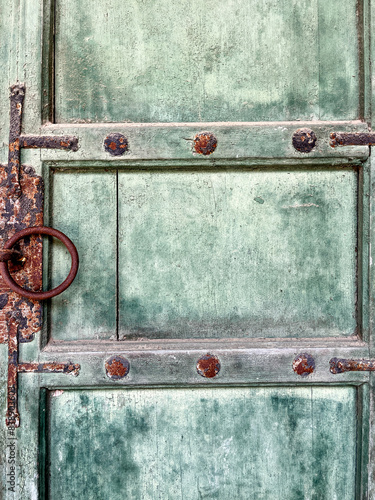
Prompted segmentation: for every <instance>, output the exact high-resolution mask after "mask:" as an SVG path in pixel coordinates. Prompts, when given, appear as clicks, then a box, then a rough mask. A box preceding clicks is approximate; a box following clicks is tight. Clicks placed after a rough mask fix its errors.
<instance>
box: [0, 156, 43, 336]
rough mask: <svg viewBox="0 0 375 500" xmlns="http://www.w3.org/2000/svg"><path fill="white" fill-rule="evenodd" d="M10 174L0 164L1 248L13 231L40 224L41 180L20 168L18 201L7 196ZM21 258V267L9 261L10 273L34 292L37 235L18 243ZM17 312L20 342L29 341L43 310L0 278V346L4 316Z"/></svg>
mask: <svg viewBox="0 0 375 500" xmlns="http://www.w3.org/2000/svg"><path fill="white" fill-rule="evenodd" d="M11 176H12V171H11V169H9V167H8V165H0V248H2V247H3V245H4V244H5V242H6V241H7V240H8V239H9V238H10V237H11V236H13V235H14V234H15V233H16V232H18V231H20V230H22V229H25V228H27V227H30V226H39V225H42V224H43V181H42V178H41V177H40V176H38V175H36V174H35V172H34V170H33V169H32V168H31V167H27V166H21V168H20V186H21V191H22V194H21V195H20V196H19V197H18V198H14V197H8V196H7V193H8V192H9V191H8V189H9V185H10V182H9V177H11ZM14 250H15V251H16V252H19V255H20V256H21V255H22V259H23V261H24V265H22V262H20V261H18V260H17V259H14V260H13V259H11V261H10V262H9V270H10V271H11V272H12V273H13V276H14V278H15V279H16V280H17V283H18V284H19V285H20V286H22V287H24V288H26V289H28V290H33V291H39V290H41V288H42V240H41V237H40V236H30V237H27V238H25V239H24V240H22V241H20V242H19V243H18V244H17V245H16V247H15V248H14ZM14 255H16V254H14ZM14 311H18V313H19V327H18V330H19V340H20V342H29V341H31V340H32V339H33V338H34V334H35V333H36V332H37V331H39V330H40V329H41V322H42V307H41V304H40V303H39V302H38V301H34V300H30V299H26V298H23V297H20V296H19V295H18V294H16V293H14V292H12V291H10V289H9V288H8V286H7V285H6V284H5V282H4V280H3V279H2V277H1V276H0V343H6V342H7V341H8V333H7V314H8V313H9V312H14Z"/></svg>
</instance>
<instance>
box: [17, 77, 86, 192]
mask: <svg viewBox="0 0 375 500" xmlns="http://www.w3.org/2000/svg"><path fill="white" fill-rule="evenodd" d="M25 89H26V87H25V85H24V84H23V83H17V84H15V85H12V87H10V125H9V156H8V169H9V175H8V183H9V185H8V186H7V188H8V197H10V198H11V197H12V198H13V197H16V198H18V197H19V196H21V185H20V156H21V148H24V149H26V148H53V149H71V150H72V151H77V149H78V139H77V137H71V136H38V135H21V125H22V107H23V101H24V98H25Z"/></svg>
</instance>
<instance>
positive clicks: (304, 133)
mask: <svg viewBox="0 0 375 500" xmlns="http://www.w3.org/2000/svg"><path fill="white" fill-rule="evenodd" d="M292 142H293V146H294V149H296V150H297V151H299V152H300V153H310V151H312V150H313V149H314V148H315V144H316V135H315V133H314V132H313V131H312V130H311V129H309V128H300V129H298V130H296V131H295V132H294V134H293V140H292Z"/></svg>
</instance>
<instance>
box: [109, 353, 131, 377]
mask: <svg viewBox="0 0 375 500" xmlns="http://www.w3.org/2000/svg"><path fill="white" fill-rule="evenodd" d="M129 370H130V363H129V361H128V360H127V359H126V358H124V357H122V356H112V357H110V358H109V359H107V361H106V362H105V372H106V375H107V377H109V378H111V379H113V380H120V379H121V378H124V377H126V375H127V374H128V373H129Z"/></svg>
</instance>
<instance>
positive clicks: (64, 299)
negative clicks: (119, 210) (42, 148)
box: [50, 171, 116, 340]
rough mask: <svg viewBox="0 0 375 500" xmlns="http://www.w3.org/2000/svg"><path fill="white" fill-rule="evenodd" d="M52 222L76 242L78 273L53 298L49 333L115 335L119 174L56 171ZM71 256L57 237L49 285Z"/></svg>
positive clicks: (58, 335)
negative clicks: (117, 185)
mask: <svg viewBox="0 0 375 500" xmlns="http://www.w3.org/2000/svg"><path fill="white" fill-rule="evenodd" d="M50 192H51V207H50V212H51V213H50V224H51V225H52V226H53V227H55V228H56V229H59V230H60V231H62V232H64V233H65V234H66V235H67V236H68V237H69V238H70V239H71V240H72V241H73V242H74V244H75V245H76V247H77V250H78V254H79V257H80V266H79V270H78V275H77V277H76V279H75V280H74V282H73V284H72V285H71V286H70V287H69V289H68V290H66V291H65V292H64V293H63V294H62V295H59V296H58V297H55V298H54V299H53V300H52V306H51V318H50V322H51V335H52V336H53V337H54V338H56V339H65V340H67V339H77V340H78V339H82V338H87V339H88V338H91V339H97V338H110V337H113V336H116V174H115V173H113V172H112V173H111V172H87V171H86V172H82V173H74V174H73V173H69V172H60V171H56V172H55V173H54V174H53V175H52V182H51V187H50ZM69 268H70V257H69V253H68V251H67V250H66V249H65V247H64V246H63V245H62V244H61V243H60V242H59V241H58V240H54V241H53V244H52V251H51V262H50V273H51V276H52V280H51V284H50V286H57V285H58V284H59V283H61V282H62V281H63V280H64V279H65V277H66V276H67V274H68V272H69Z"/></svg>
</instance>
